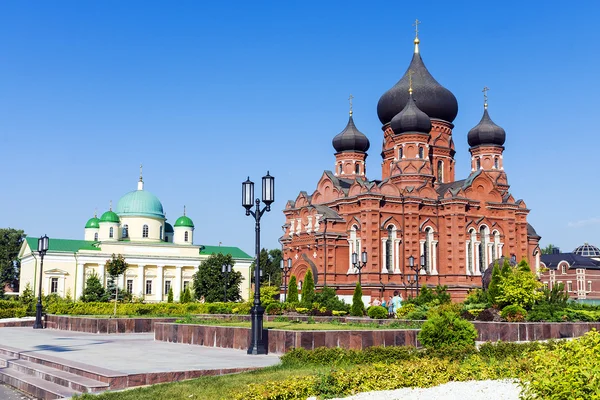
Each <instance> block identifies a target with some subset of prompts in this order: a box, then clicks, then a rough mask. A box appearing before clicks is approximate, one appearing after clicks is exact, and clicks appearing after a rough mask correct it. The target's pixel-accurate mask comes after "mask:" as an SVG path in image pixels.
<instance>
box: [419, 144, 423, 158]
mask: <svg viewBox="0 0 600 400" xmlns="http://www.w3.org/2000/svg"><path fill="white" fill-rule="evenodd" d="M419 158H423V147H421V146H419Z"/></svg>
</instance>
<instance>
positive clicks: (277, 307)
mask: <svg viewBox="0 0 600 400" xmlns="http://www.w3.org/2000/svg"><path fill="white" fill-rule="evenodd" d="M265 312H266V313H267V314H268V315H281V314H283V309H282V307H281V304H279V303H271V304H269V305H268V306H267V308H265Z"/></svg>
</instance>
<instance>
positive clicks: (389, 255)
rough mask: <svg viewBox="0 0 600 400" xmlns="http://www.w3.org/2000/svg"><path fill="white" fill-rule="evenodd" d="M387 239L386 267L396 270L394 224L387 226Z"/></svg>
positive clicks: (389, 270)
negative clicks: (393, 247) (393, 237)
mask: <svg viewBox="0 0 600 400" xmlns="http://www.w3.org/2000/svg"><path fill="white" fill-rule="evenodd" d="M387 235H388V237H387V240H386V241H385V268H387V270H388V272H392V271H393V270H394V261H393V260H394V259H393V258H392V257H393V250H392V246H393V245H394V242H393V239H392V236H393V235H394V227H393V226H392V225H390V226H388V228H387Z"/></svg>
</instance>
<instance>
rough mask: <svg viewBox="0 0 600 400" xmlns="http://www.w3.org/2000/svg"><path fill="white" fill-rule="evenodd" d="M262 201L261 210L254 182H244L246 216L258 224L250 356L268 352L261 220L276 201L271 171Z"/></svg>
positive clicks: (243, 201) (263, 182)
mask: <svg viewBox="0 0 600 400" xmlns="http://www.w3.org/2000/svg"><path fill="white" fill-rule="evenodd" d="M262 201H263V203H265V207H263V209H262V210H261V209H260V199H258V198H256V200H255V199H254V182H252V181H251V180H250V177H248V179H247V180H246V181H245V182H242V206H244V208H245V209H246V215H252V216H253V217H254V220H255V222H256V224H255V229H254V230H255V242H256V243H255V245H256V248H255V252H256V261H255V263H254V265H255V268H254V305H253V307H252V310H251V311H250V315H251V318H252V339H251V343H250V347H249V348H248V354H267V350H268V349H267V347H266V346H265V344H266V343H265V338H263V314H264V313H265V309H264V307H262V306H261V304H260V274H261V270H260V218H261V217H262V215H263V214H264V213H265V211H271V204H272V203H273V202H274V201H275V178H274V177H272V176H271V175H269V171H267V175H265V176H263V178H262ZM253 206H255V210H254V211H252V207H253Z"/></svg>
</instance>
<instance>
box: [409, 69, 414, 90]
mask: <svg viewBox="0 0 600 400" xmlns="http://www.w3.org/2000/svg"><path fill="white" fill-rule="evenodd" d="M407 74H408V94H409V97H411V96H412V92H413V88H412V75H413V74H414V72H413V71H411V70H408V72H407Z"/></svg>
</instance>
